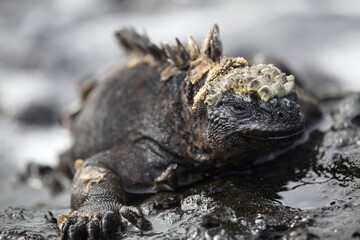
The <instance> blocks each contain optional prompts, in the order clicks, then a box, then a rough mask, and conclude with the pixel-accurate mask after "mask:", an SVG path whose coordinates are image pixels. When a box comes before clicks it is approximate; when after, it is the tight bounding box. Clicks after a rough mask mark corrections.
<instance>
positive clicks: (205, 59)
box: [59, 25, 304, 239]
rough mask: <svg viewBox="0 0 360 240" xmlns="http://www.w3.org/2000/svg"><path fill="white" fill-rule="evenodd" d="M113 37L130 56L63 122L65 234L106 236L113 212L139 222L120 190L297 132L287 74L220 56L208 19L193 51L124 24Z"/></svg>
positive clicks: (180, 181) (238, 156)
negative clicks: (71, 171) (67, 188)
mask: <svg viewBox="0 0 360 240" xmlns="http://www.w3.org/2000/svg"><path fill="white" fill-rule="evenodd" d="M117 36H118V38H119V40H120V43H121V44H122V46H123V47H124V48H125V50H127V52H128V53H129V54H130V55H133V58H132V59H131V60H129V62H128V64H127V66H125V67H119V68H117V69H115V70H113V71H111V72H110V73H107V74H106V75H105V76H103V77H102V78H101V79H100V80H98V81H97V83H96V84H95V85H93V87H92V88H91V91H88V92H86V94H84V95H83V96H84V97H83V107H82V109H81V111H80V112H79V113H78V114H77V115H76V116H75V117H74V121H73V124H72V129H73V135H74V145H73V147H72V149H71V150H70V156H71V159H72V161H75V160H77V161H76V162H75V167H76V172H75V175H74V180H73V186H72V200H71V207H72V210H73V212H72V213H71V214H70V217H69V218H68V217H65V216H62V217H61V218H60V219H59V220H60V222H61V225H62V231H63V238H64V239H66V238H69V239H77V238H79V239H83V238H86V236H88V237H89V238H92V239H98V238H99V237H100V236H102V237H103V238H108V237H109V236H111V235H113V234H114V233H115V232H116V231H118V230H119V228H120V226H121V216H123V217H125V218H127V219H128V220H129V221H130V222H132V223H133V224H134V225H136V226H137V227H139V228H143V229H147V228H149V227H150V226H149V223H148V222H147V221H146V220H144V219H143V217H142V214H141V212H140V211H139V210H138V209H136V208H134V207H125V206H126V205H127V204H129V203H127V201H126V193H127V192H130V193H136V192H156V191H159V190H173V189H175V188H176V187H178V186H181V185H186V184H189V183H192V182H194V181H197V180H199V179H202V178H203V177H204V175H207V174H210V173H212V172H213V171H214V170H216V169H220V168H221V169H223V168H225V169H226V168H230V167H233V166H237V165H241V164H243V163H245V162H247V161H249V160H253V159H255V158H256V157H258V156H260V155H263V154H266V153H269V152H272V151H276V150H280V149H283V148H285V147H287V146H289V145H291V144H292V143H293V142H294V141H295V140H296V139H297V138H298V137H299V136H300V135H301V133H302V131H303V130H304V117H303V115H302V114H301V112H300V108H299V104H298V100H297V96H296V91H295V85H294V78H293V76H286V74H284V73H282V72H281V71H280V70H279V69H278V68H276V67H274V66H273V65H254V66H249V65H248V63H247V62H246V60H245V59H243V58H229V57H224V56H222V46H221V41H220V39H219V32H218V28H217V26H216V25H215V26H214V27H213V28H212V29H211V31H210V33H209V35H208V36H207V38H206V39H205V41H204V44H203V46H202V49H201V50H200V47H199V46H198V45H197V44H196V42H195V41H194V40H193V39H192V38H190V41H189V44H187V45H185V46H184V45H182V44H181V43H180V42H179V41H178V40H177V46H169V45H168V44H163V45H162V48H159V47H157V46H156V45H154V44H153V43H151V42H150V41H149V40H148V39H147V37H146V36H141V35H139V34H137V33H136V32H134V31H132V30H128V29H124V30H122V31H120V32H119V33H118V35H117ZM71 165H73V164H71ZM119 212H120V214H119Z"/></svg>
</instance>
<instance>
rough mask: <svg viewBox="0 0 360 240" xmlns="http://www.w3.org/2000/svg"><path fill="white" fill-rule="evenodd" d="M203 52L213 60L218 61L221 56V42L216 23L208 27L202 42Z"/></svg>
mask: <svg viewBox="0 0 360 240" xmlns="http://www.w3.org/2000/svg"><path fill="white" fill-rule="evenodd" d="M203 52H204V54H205V55H206V56H207V57H208V58H209V59H211V60H212V61H214V62H219V61H220V58H221V56H222V42H221V39H220V31H219V27H218V25H217V24H214V26H213V27H212V28H211V29H210V32H209V33H208V35H207V36H206V38H205V41H204V44H203Z"/></svg>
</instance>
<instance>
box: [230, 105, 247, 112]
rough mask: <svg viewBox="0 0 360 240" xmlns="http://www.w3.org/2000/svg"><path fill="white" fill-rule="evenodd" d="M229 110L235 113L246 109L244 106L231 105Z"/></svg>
mask: <svg viewBox="0 0 360 240" xmlns="http://www.w3.org/2000/svg"><path fill="white" fill-rule="evenodd" d="M231 110H232V111H233V112H235V113H242V112H244V111H245V110H246V108H245V107H243V106H240V105H231Z"/></svg>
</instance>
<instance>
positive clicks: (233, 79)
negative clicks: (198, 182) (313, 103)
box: [188, 26, 304, 165]
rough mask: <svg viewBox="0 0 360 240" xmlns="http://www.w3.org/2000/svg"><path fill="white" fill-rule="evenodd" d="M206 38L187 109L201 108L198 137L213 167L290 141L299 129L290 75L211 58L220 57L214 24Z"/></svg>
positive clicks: (268, 66)
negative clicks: (202, 137) (202, 125)
mask: <svg viewBox="0 0 360 240" xmlns="http://www.w3.org/2000/svg"><path fill="white" fill-rule="evenodd" d="M209 35H210V36H208V37H207V40H208V41H209V39H210V40H211V41H212V42H209V43H206V42H205V43H204V46H205V48H208V50H206V49H204V50H203V52H204V54H203V56H200V57H199V58H198V59H197V60H195V61H193V62H192V64H191V70H190V73H189V75H188V76H190V77H189V78H188V79H190V81H191V82H192V83H193V84H194V85H197V86H198V91H197V92H196V93H195V95H194V99H193V106H192V109H193V111H195V112H196V111H198V105H199V104H200V105H201V106H202V109H204V107H205V108H206V111H203V110H202V111H203V112H206V114H205V115H206V117H205V119H206V121H207V132H206V133H204V134H206V139H207V142H208V143H207V144H208V146H209V149H210V152H211V153H212V155H213V157H214V158H215V159H217V160H219V161H218V162H219V165H223V164H227V163H228V162H229V161H230V162H234V160H237V159H239V160H241V161H244V160H246V159H254V158H256V157H258V156H260V155H263V154H266V153H270V152H274V151H278V150H281V149H283V148H285V147H288V146H290V145H291V144H292V143H294V141H295V140H296V139H297V138H299V137H300V136H301V134H302V132H303V131H304V116H303V114H302V113H301V111H300V106H299V102H298V99H297V93H296V89H295V82H294V81H295V78H294V76H292V75H286V74H285V73H283V72H282V71H281V70H280V69H279V68H277V67H275V66H274V65H272V64H256V65H249V64H248V63H247V61H246V60H245V59H244V58H229V57H224V56H215V55H216V54H221V48H219V46H221V42H219V41H220V40H219V39H218V29H217V27H216V26H215V27H214V28H213V29H212V30H211V31H210V33H209ZM207 40H205V41H207ZM217 42H218V43H217ZM216 52H217V53H216ZM209 53H212V54H213V55H211V54H209ZM214 53H215V55H214ZM199 72H201V73H202V74H200V75H199V74H198V73H199Z"/></svg>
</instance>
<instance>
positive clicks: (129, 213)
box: [59, 148, 167, 239]
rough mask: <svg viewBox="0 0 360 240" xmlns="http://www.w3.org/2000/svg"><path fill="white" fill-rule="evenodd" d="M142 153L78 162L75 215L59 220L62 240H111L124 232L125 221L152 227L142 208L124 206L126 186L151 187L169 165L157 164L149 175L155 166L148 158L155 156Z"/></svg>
mask: <svg viewBox="0 0 360 240" xmlns="http://www.w3.org/2000/svg"><path fill="white" fill-rule="evenodd" d="M139 150H143V148H140V149H139V148H136V149H132V150H129V149H126V148H114V149H111V150H109V151H106V152H103V153H99V154H97V155H95V156H94V157H92V158H90V159H88V160H86V161H85V162H84V163H83V164H82V165H81V164H79V162H78V163H77V165H81V166H78V169H77V170H76V173H75V176H74V179H73V185H72V191H71V207H72V212H71V213H70V215H69V216H61V217H59V224H60V225H61V226H60V227H61V231H62V239H108V237H109V236H112V235H114V234H116V233H117V232H119V231H121V230H122V229H123V219H124V218H125V219H127V220H128V221H129V222H131V223H132V224H133V225H135V226H136V227H138V228H140V229H142V230H148V229H150V228H151V225H150V222H148V221H147V220H145V219H144V217H143V214H142V213H141V211H140V210H139V209H137V208H136V207H132V206H126V205H125V204H126V203H127V202H126V192H125V191H124V189H123V187H124V186H129V184H130V185H131V184H134V185H136V184H137V182H139V183H140V184H144V183H145V184H147V185H149V186H150V185H151V184H152V183H155V182H156V180H155V179H156V176H161V172H162V171H163V170H161V169H164V171H166V169H167V165H166V163H165V164H164V166H163V167H162V164H160V165H159V164H157V166H156V167H157V170H153V171H151V173H147V171H149V169H154V166H150V165H151V164H153V163H152V162H151V161H149V162H148V161H145V160H146V157H149V156H150V155H151V156H156V155H153V154H149V153H148V152H147V151H146V150H145V151H142V152H140V153H139ZM156 162H157V163H159V161H156ZM160 163H162V161H160ZM128 165H130V166H128ZM159 170H160V171H159ZM130 181H131V182H130ZM125 182H126V183H125Z"/></svg>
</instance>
